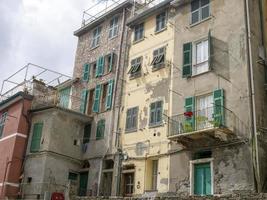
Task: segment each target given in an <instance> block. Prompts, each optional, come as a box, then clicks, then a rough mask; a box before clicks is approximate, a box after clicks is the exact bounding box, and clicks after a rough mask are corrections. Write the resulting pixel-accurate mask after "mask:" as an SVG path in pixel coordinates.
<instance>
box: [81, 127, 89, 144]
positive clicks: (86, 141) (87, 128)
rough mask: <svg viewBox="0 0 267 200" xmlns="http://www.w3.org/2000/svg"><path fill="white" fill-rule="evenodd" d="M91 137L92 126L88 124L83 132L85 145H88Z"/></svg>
mask: <svg viewBox="0 0 267 200" xmlns="http://www.w3.org/2000/svg"><path fill="white" fill-rule="evenodd" d="M90 137H91V124H87V125H85V126H84V131H83V144H86V143H88V142H89V141H90Z"/></svg>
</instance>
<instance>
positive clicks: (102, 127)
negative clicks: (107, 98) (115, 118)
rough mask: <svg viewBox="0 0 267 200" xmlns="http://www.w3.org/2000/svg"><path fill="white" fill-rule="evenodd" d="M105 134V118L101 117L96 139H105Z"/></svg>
mask: <svg viewBox="0 0 267 200" xmlns="http://www.w3.org/2000/svg"><path fill="white" fill-rule="evenodd" d="M104 134H105V120H104V119H101V120H99V121H98V122H97V128H96V140H100V139H103V138H104Z"/></svg>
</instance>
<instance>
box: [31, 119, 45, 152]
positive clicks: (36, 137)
mask: <svg viewBox="0 0 267 200" xmlns="http://www.w3.org/2000/svg"><path fill="white" fill-rule="evenodd" d="M42 130H43V123H35V124H34V125H33V134H32V141H31V147H30V152H37V151H39V149H40V144H41V138H42Z"/></svg>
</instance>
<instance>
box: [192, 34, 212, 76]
mask: <svg viewBox="0 0 267 200" xmlns="http://www.w3.org/2000/svg"><path fill="white" fill-rule="evenodd" d="M205 41H207V42H208V49H207V55H208V58H207V60H205V61H203V62H201V63H197V44H199V43H203V42H205ZM209 42H210V41H209V38H208V37H205V38H202V39H200V40H197V41H195V42H193V43H192V48H193V51H192V76H196V75H199V74H202V73H205V72H208V71H210V66H209V64H210V63H209V59H210V58H209V56H210V55H209V46H210V44H209ZM204 63H207V70H206V71H203V72H200V73H196V72H195V70H196V69H195V67H198V66H200V65H202V64H204Z"/></svg>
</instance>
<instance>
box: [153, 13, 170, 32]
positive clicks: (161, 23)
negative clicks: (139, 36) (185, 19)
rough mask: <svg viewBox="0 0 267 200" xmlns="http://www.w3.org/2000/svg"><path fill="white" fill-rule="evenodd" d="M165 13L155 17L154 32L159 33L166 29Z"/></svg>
mask: <svg viewBox="0 0 267 200" xmlns="http://www.w3.org/2000/svg"><path fill="white" fill-rule="evenodd" d="M166 21H167V20H166V12H163V13H161V14H159V15H157V16H156V32H158V31H161V30H162V29H164V28H165V27H166Z"/></svg>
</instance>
